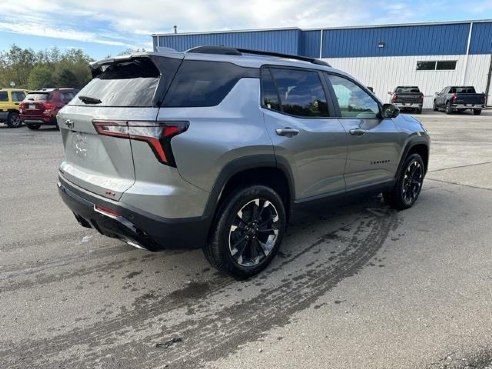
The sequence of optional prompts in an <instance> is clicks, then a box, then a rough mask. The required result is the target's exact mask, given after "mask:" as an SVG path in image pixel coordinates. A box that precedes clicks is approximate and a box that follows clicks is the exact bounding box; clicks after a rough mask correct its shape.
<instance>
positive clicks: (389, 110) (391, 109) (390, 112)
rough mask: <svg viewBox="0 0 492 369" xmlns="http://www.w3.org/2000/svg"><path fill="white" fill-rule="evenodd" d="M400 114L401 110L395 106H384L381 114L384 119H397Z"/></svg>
mask: <svg viewBox="0 0 492 369" xmlns="http://www.w3.org/2000/svg"><path fill="white" fill-rule="evenodd" d="M398 114H400V109H398V107H396V106H395V105H393V104H384V105H383V109H382V112H381V116H382V117H383V119H388V118H396V117H397V116H398Z"/></svg>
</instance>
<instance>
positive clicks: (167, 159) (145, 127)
mask: <svg viewBox="0 0 492 369" xmlns="http://www.w3.org/2000/svg"><path fill="white" fill-rule="evenodd" d="M93 124H94V127H95V128H96V131H97V133H99V134H100V135H105V136H113V137H120V138H127V139H132V140H137V141H145V142H147V143H148V144H149V146H150V148H151V149H152V151H153V152H154V154H155V156H156V158H157V159H158V160H159V161H160V162H161V163H163V164H166V165H169V166H172V167H176V161H175V160H174V155H173V151H172V148H171V139H172V138H173V137H174V136H177V135H179V134H180V133H183V132H185V131H186V130H187V129H188V127H189V123H188V122H166V123H164V122H162V123H161V122H141V121H129V122H125V121H123V122H122V121H118V122H115V121H94V122H93Z"/></svg>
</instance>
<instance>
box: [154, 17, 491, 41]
mask: <svg viewBox="0 0 492 369" xmlns="http://www.w3.org/2000/svg"><path fill="white" fill-rule="evenodd" d="M470 23H492V19H471V20H460V21H443V22H418V23H393V24H373V25H360V26H338V27H321V28H320V27H318V28H299V27H287V28H252V29H240V30H227V31H208V32H207V31H204V32H182V33H173V32H169V33H153V34H152V35H151V36H152V37H159V36H187V35H203V34H220V33H242V32H270V31H322V30H323V31H325V30H336V29H363V28H387V27H416V26H440V25H441V26H443V25H452V24H470Z"/></svg>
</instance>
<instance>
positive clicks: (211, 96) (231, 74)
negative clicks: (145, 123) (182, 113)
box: [163, 60, 259, 107]
mask: <svg viewBox="0 0 492 369" xmlns="http://www.w3.org/2000/svg"><path fill="white" fill-rule="evenodd" d="M258 76H259V71H258V69H255V68H243V67H240V66H238V65H235V64H232V63H227V62H211V61H199V60H185V61H184V62H183V64H182V65H181V67H180V68H179V70H178V72H177V74H176V77H175V78H174V81H173V83H172V84H171V87H170V88H169V91H168V92H167V94H166V97H165V99H164V103H163V106H167V107H201V106H215V105H218V104H220V102H221V101H222V100H223V99H224V98H225V97H226V96H227V94H228V93H229V92H230V91H231V89H232V88H233V87H234V86H235V85H236V83H237V82H238V81H239V80H240V79H241V78H258Z"/></svg>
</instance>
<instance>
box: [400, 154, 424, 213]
mask: <svg viewBox="0 0 492 369" xmlns="http://www.w3.org/2000/svg"><path fill="white" fill-rule="evenodd" d="M414 161H417V162H418V163H419V164H420V165H421V167H422V170H423V171H424V170H425V166H424V161H423V160H422V157H421V156H420V155H419V154H412V155H410V156H409V157H407V158H406V159H405V162H404V163H403V166H402V168H401V172H400V175H399V177H398V182H397V185H396V186H397V187H396V195H397V196H398V198H397V200H398V202H399V203H400V204H401V208H402V209H408V208H410V207H412V206H413V204H415V202H416V201H417V200H418V198H419V196H420V192H421V191H422V186H423V178H422V183H421V184H420V188H419V192H418V193H417V196H416V197H415V199H414V200H413V201H412V202H411V203H408V202H406V201H405V199H404V198H403V180H404V177H405V172H406V171H407V169H408V167H409V165H410V164H411V163H413V162H414ZM422 175H423V176H425V173H423V174H422Z"/></svg>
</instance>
